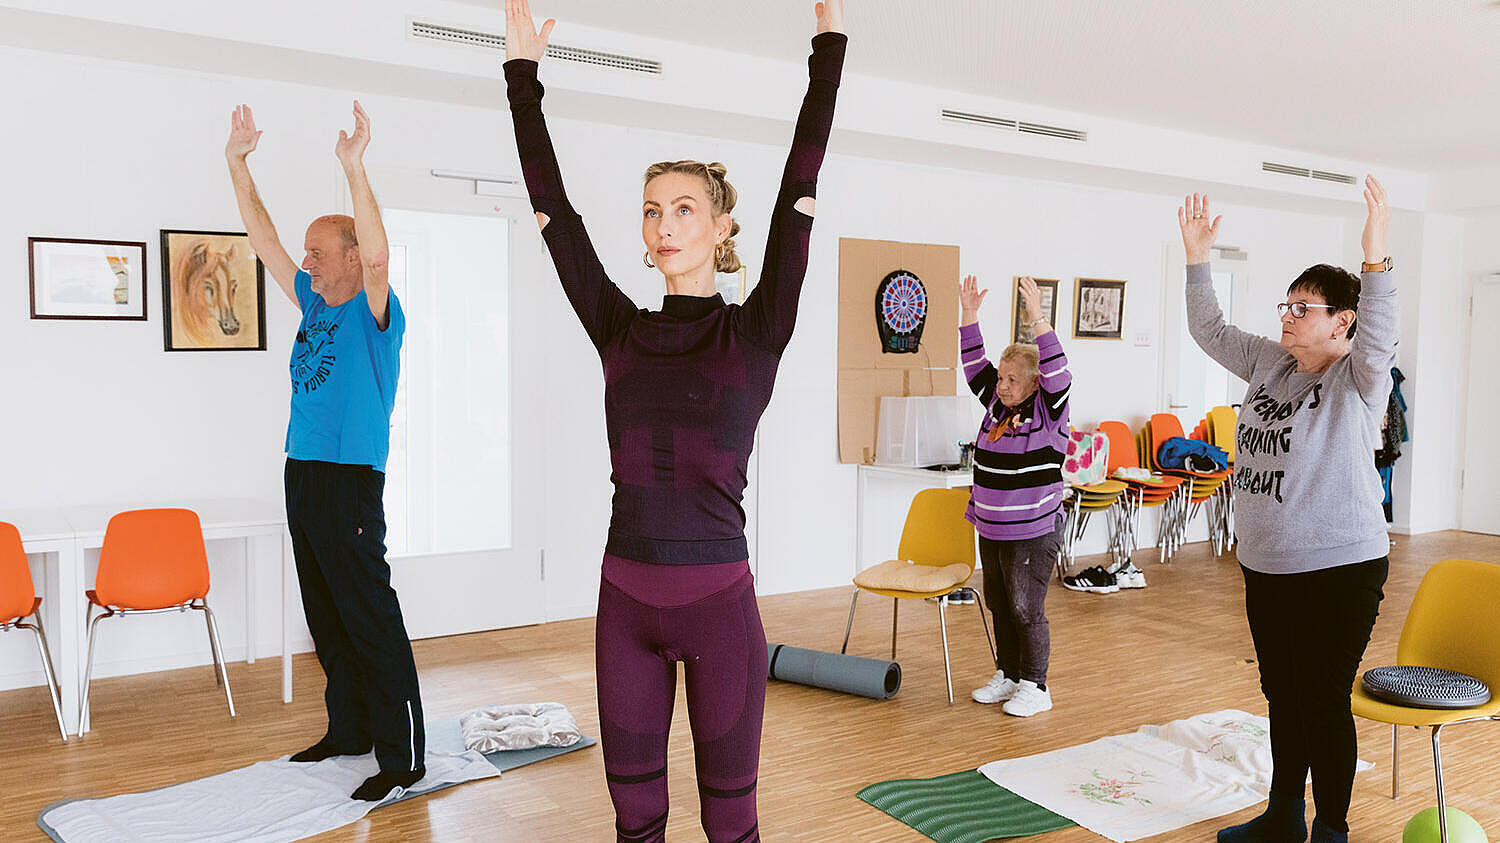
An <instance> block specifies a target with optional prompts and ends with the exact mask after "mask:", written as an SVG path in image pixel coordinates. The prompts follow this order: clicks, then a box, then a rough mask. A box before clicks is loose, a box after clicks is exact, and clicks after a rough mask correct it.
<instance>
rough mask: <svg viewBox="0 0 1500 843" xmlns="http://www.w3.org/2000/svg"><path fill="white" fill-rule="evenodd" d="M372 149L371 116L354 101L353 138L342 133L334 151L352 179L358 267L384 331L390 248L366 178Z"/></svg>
mask: <svg viewBox="0 0 1500 843" xmlns="http://www.w3.org/2000/svg"><path fill="white" fill-rule="evenodd" d="M369 145H370V115H368V114H366V113H365V110H364V108H362V107H361V106H360V104H359V100H355V101H354V134H352V135H351V134H348V133H346V132H344V131H343V130H342V129H341V130H339V142H338V144H336V145H335V146H334V148H333V151H334V154H335V155H337V156H338V159H339V163H340V164H342V165H343V167H344V175H345V176H346V177H348V179H349V198H350V199H351V200H352V202H353V206H354V236H355V237H356V238H357V239H358V240H359V265H360V268H361V269H363V270H364V281H365V299H366V301H368V302H369V305H370V313H371V315H373V316H374V317H375V324H377V325H379V326H380V329H381V330H385V326H386V321H387V317H388V316H389V315H390V314H389V306H390V293H391V280H390V279H391V268H390V253H391V249H390V245H389V243H388V242H387V241H386V237H385V223H384V222H382V221H381V219H380V206H378V205H376V204H375V192H374V191H373V190H371V189H370V179H369V177H368V176H367V175H366V174H365V161H364V157H365V148H366V147H368V146H369Z"/></svg>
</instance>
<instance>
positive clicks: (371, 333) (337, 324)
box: [286, 271, 406, 471]
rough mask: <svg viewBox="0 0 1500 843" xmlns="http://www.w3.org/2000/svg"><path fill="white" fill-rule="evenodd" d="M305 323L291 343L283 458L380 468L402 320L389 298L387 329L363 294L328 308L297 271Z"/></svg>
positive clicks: (398, 367) (388, 442)
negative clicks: (289, 397) (289, 403)
mask: <svg viewBox="0 0 1500 843" xmlns="http://www.w3.org/2000/svg"><path fill="white" fill-rule="evenodd" d="M296 289H297V303H298V304H299V305H300V306H301V307H302V324H301V325H299V326H298V327H297V341H296V343H294V344H293V345H292V363H291V373H292V414H291V420H290V422H288V424H287V429H286V454H287V456H289V457H291V458H292V459H297V460H320V461H323V462H333V463H342V464H344V465H368V466H371V467H373V468H375V470H377V471H385V460H386V456H387V455H388V454H389V453H390V450H391V409H392V407H394V406H395V403H396V379H397V377H398V376H399V375H400V373H401V337H402V334H403V333H405V331H406V315H405V314H404V313H402V312H401V303H400V302H399V301H398V300H397V299H396V291H395V290H392V291H391V293H390V304H389V312H388V314H387V315H388V317H389V318H388V321H387V323H386V328H385V330H384V331H382V330H380V326H379V325H377V324H375V315H374V314H372V313H371V312H370V305H369V301H368V299H366V298H365V291H364V290H360V291H359V293H358V294H356V295H355V296H354V298H352V299H350V300H349V301H347V302H344V303H343V304H341V305H339V306H338V307H329V306H328V303H327V302H326V301H324V300H323V297H322V296H321V295H319V294H317V293H315V292H313V289H312V276H311V275H308V274H307V273H306V272H305V271H299V272H298V273H297V281H296Z"/></svg>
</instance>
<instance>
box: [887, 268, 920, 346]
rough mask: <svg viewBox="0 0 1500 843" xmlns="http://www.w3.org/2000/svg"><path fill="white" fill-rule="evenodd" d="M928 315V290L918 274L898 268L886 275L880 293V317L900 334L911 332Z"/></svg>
mask: <svg viewBox="0 0 1500 843" xmlns="http://www.w3.org/2000/svg"><path fill="white" fill-rule="evenodd" d="M926 315H927V290H926V289H924V288H923V287H922V282H921V281H919V280H917V276H915V275H912V274H911V273H909V272H905V271H903V270H897V271H896V272H893V273H891V274H890V275H889V276H887V277H886V283H885V284H884V285H883V289H882V291H881V295H880V317H881V318H882V319H884V320H885V323H886V325H888V326H890V328H891V330H892V331H895V332H896V333H898V334H909V333H911V332H912V331H913V330H915V329H916V327H917V326H918V325H920V324H921V323H922V317H924V316H926Z"/></svg>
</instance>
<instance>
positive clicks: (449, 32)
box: [407, 20, 661, 75]
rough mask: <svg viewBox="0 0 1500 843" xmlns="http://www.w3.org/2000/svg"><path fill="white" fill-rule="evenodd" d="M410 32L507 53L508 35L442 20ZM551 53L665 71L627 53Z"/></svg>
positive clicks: (417, 24)
mask: <svg viewBox="0 0 1500 843" xmlns="http://www.w3.org/2000/svg"><path fill="white" fill-rule="evenodd" d="M407 31H408V33H409V34H410V35H411V37H413V38H420V39H422V40H424V41H445V42H447V43H449V44H466V45H468V46H470V47H479V48H481V49H485V50H496V51H498V52H502V53H503V52H505V36H504V35H500V34H498V33H494V32H484V31H482V30H478V29H464V28H463V27H458V26H445V25H443V24H440V23H428V22H426V21H417V20H414V21H411V22H410V24H409V26H408V27H407ZM547 55H548V56H550V57H552V58H555V59H561V60H562V61H570V62H573V63H575V64H589V65H593V66H595V67H609V68H614V69H615V70H626V71H630V72H632V73H649V74H652V75H660V74H661V62H659V61H657V60H655V59H643V58H640V57H639V56H627V55H625V54H623V53H610V52H605V51H603V50H589V49H586V48H583V47H568V46H565V45H562V44H549V45H547Z"/></svg>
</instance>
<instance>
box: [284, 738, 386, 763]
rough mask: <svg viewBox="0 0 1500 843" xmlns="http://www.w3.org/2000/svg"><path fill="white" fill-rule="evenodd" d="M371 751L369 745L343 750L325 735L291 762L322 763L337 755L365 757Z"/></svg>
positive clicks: (292, 758)
mask: <svg viewBox="0 0 1500 843" xmlns="http://www.w3.org/2000/svg"><path fill="white" fill-rule="evenodd" d="M369 751H370V746H369V745H368V744H366V745H365V747H364V748H363V749H359V748H350V749H342V748H340V747H339V746H338V745H336V744H335V743H334V742H333V741H332V740H331V739H330V738H329V737H328V736H327V735H324V736H323V737H322V739H320V740H319V741H318V742H317V743H315V744H313V745H312V746H310V747H308V748H307V749H304V750H302V751H301V752H299V753H297V754H296V755H293V756H292V757H291V759H290V760H292V761H296V762H297V763H299V764H301V763H306V762H309V761H322V760H323V759H325V758H332V757H334V756H335V755H364V754H365V753H366V752H369Z"/></svg>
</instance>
